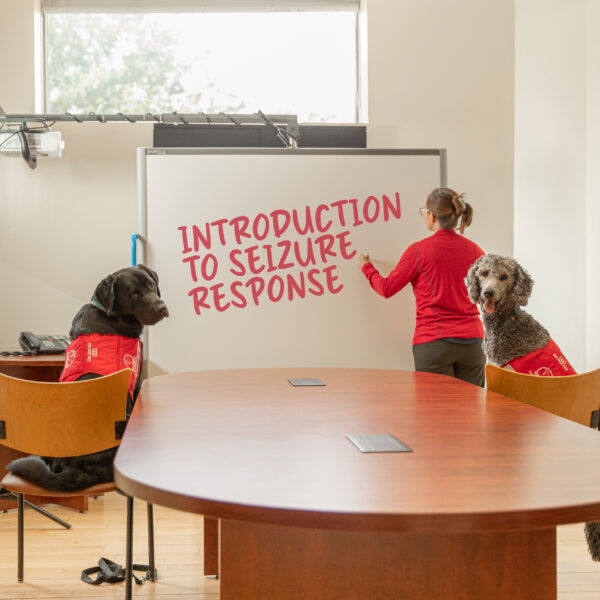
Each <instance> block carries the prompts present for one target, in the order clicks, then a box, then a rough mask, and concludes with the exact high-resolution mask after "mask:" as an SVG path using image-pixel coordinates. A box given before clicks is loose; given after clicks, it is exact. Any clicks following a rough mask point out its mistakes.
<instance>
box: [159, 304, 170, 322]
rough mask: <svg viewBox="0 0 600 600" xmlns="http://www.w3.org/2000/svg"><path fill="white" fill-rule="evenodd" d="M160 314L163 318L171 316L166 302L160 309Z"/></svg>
mask: <svg viewBox="0 0 600 600" xmlns="http://www.w3.org/2000/svg"><path fill="white" fill-rule="evenodd" d="M158 314H159V315H160V317H161V319H164V318H166V317H168V316H169V309H168V308H167V305H166V304H165V303H164V302H163V304H162V306H161V307H160V308H159V309H158Z"/></svg>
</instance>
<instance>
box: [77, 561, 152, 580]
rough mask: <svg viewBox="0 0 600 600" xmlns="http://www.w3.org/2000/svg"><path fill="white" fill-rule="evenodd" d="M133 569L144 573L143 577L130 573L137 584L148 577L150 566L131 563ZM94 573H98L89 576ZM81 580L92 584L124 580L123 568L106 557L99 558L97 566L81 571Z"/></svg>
mask: <svg viewBox="0 0 600 600" xmlns="http://www.w3.org/2000/svg"><path fill="white" fill-rule="evenodd" d="M133 570H134V571H144V573H145V575H144V577H136V575H135V573H132V575H133V578H134V579H135V582H136V583H137V584H142V583H144V581H145V580H146V579H148V578H149V577H150V567H149V566H148V565H133ZM94 573H98V576H97V577H96V579H92V578H91V577H90V575H93V574H94ZM81 581H85V583H91V584H92V585H100V584H101V583H117V582H119V581H125V569H124V568H123V567H122V566H121V565H119V564H117V563H116V562H113V561H112V560H109V559H108V558H101V559H100V560H99V561H98V566H97V567H90V568H89V569H84V570H83V571H81Z"/></svg>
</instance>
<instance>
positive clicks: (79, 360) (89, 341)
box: [59, 333, 142, 398]
mask: <svg viewBox="0 0 600 600" xmlns="http://www.w3.org/2000/svg"><path fill="white" fill-rule="evenodd" d="M141 364H142V342H141V340H140V339H138V338H130V337H125V336H123V335H101V334H99V333H92V334H89V335H78V336H77V337H76V338H75V339H74V340H73V341H72V342H71V344H70V345H69V347H68V348H67V349H66V350H65V366H64V369H63V372H62V373H61V376H60V380H59V381H61V382H65V381H76V380H77V379H79V378H80V377H81V376H82V375H87V374H88V373H94V374H97V375H110V374H111V373H116V372H117V371H121V370H122V369H129V370H130V371H131V376H130V378H129V389H128V394H129V396H130V397H131V398H135V389H136V386H137V384H138V381H139V379H140V371H141Z"/></svg>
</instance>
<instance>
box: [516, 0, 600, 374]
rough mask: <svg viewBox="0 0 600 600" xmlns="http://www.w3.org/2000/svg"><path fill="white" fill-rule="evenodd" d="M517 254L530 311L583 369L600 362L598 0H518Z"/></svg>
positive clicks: (574, 364)
mask: <svg viewBox="0 0 600 600" xmlns="http://www.w3.org/2000/svg"><path fill="white" fill-rule="evenodd" d="M515 23H516V25H515V56H516V69H515V256H516V258H517V259H518V260H519V261H521V262H522V264H523V265H524V266H525V267H526V268H527V269H528V270H529V271H530V273H531V274H532V276H533V278H534V279H535V281H536V284H535V287H534V292H533V297H532V300H531V302H530V312H531V313H532V314H534V315H535V316H536V317H537V318H538V319H539V320H540V321H541V322H542V323H543V324H544V325H545V326H546V327H547V328H548V330H549V331H550V334H551V335H552V336H553V338H554V339H555V340H556V341H557V343H558V344H559V345H560V346H561V348H562V350H563V351H564V352H565V355H566V356H567V357H568V358H569V360H570V361H571V362H572V364H573V366H574V367H575V368H576V369H577V370H589V369H592V368H597V367H598V366H600V343H599V342H598V340H597V335H596V334H595V332H597V331H598V325H599V323H600V317H599V316H598V314H597V313H598V311H597V310H596V305H597V297H598V292H599V289H598V275H597V274H598V272H599V267H600V241H599V239H598V234H597V223H598V218H599V217H600V211H599V207H598V200H597V194H596V192H595V190H596V188H597V184H598V177H599V176H598V169H597V168H595V167H596V165H597V164H598V158H599V157H600V147H599V142H600V135H599V121H598V117H599V114H600V113H599V110H600V109H599V108H598V107H599V104H598V100H600V97H599V96H600V88H599V84H598V75H599V74H600V73H599V67H598V61H599V59H600V44H599V42H598V40H597V29H598V24H599V23H600V6H599V3H598V2H596V1H595V0H592V1H587V0H518V1H517V4H516V12H515Z"/></svg>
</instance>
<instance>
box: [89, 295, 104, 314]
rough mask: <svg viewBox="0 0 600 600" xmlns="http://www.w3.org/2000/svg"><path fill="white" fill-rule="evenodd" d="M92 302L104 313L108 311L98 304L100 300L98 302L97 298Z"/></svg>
mask: <svg viewBox="0 0 600 600" xmlns="http://www.w3.org/2000/svg"><path fill="white" fill-rule="evenodd" d="M90 302H91V303H92V304H93V305H94V306H95V307H96V308H99V309H100V310H101V311H102V312H106V309H105V308H104V306H102V304H101V303H100V302H98V300H96V298H92V299H91V300H90Z"/></svg>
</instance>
